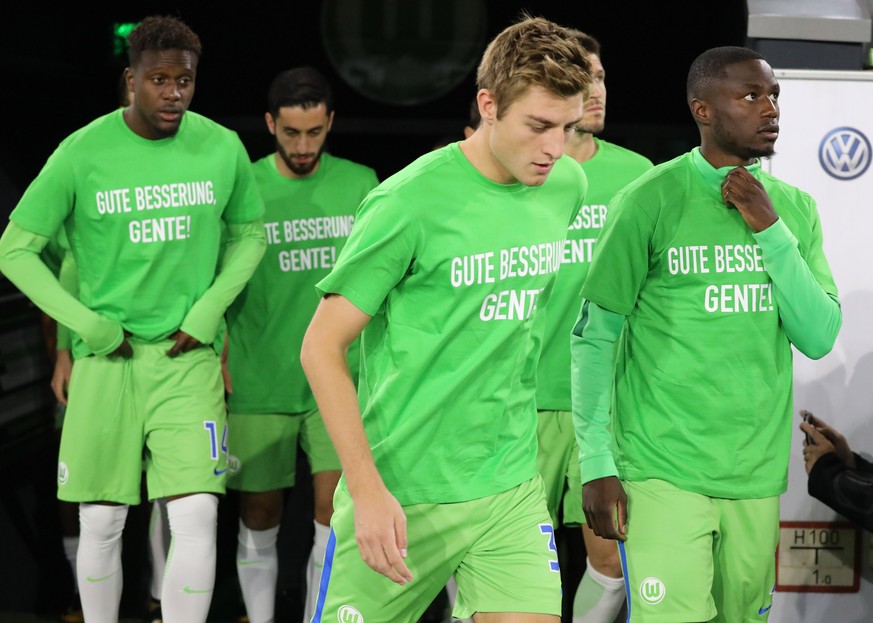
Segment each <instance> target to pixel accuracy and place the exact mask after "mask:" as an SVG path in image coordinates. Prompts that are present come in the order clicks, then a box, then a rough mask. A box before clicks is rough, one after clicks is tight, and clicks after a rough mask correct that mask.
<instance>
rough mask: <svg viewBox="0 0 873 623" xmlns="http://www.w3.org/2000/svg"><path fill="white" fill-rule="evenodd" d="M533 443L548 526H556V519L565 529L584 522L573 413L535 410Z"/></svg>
mask: <svg viewBox="0 0 873 623" xmlns="http://www.w3.org/2000/svg"><path fill="white" fill-rule="evenodd" d="M537 440H538V444H537V445H538V448H537V467H538V469H539V472H540V476H542V477H543V484H544V485H545V488H546V503H547V504H548V507H549V514H550V515H551V516H552V524H554V525H556V526H557V525H558V520H559V519H561V523H562V524H563V525H565V526H567V525H570V526H573V525H580V524H582V523H585V515H584V514H583V512H582V478H581V476H580V473H579V446H578V445H577V444H576V433H575V430H574V428H573V414H572V413H571V412H570V411H538V412H537ZM559 511H560V512H559Z"/></svg>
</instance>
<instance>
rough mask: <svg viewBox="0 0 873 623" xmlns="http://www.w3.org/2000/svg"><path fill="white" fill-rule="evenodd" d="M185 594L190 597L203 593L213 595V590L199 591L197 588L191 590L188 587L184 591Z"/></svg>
mask: <svg viewBox="0 0 873 623" xmlns="http://www.w3.org/2000/svg"><path fill="white" fill-rule="evenodd" d="M182 592H183V593H188V594H189V595H200V594H202V593H211V592H212V589H211V588H207V589H206V590H202V591H199V590H197V589H196V588H191V587H190V586H186V587H185V588H183V589H182Z"/></svg>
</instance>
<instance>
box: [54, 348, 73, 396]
mask: <svg viewBox="0 0 873 623" xmlns="http://www.w3.org/2000/svg"><path fill="white" fill-rule="evenodd" d="M72 373H73V360H72V358H71V357H70V351H69V350H67V349H66V348H62V349H61V350H59V351H57V353H55V369H54V372H52V382H51V387H52V392H53V393H54V395H55V398H56V399H57V401H58V402H59V403H61V404H62V405H65V406H66V404H67V388H68V387H69V386H70V375H71V374H72Z"/></svg>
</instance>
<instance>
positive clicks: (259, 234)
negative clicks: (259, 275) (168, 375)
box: [180, 218, 267, 344]
mask: <svg viewBox="0 0 873 623" xmlns="http://www.w3.org/2000/svg"><path fill="white" fill-rule="evenodd" d="M266 248H267V237H266V234H265V233H264V223H263V220H262V219H260V218H259V219H258V220H256V221H252V222H250V223H242V224H228V226H227V243H226V244H225V246H224V251H223V253H222V256H221V261H220V264H219V270H218V275H216V277H215V281H213V282H212V285H211V286H209V288H208V289H207V290H206V292H204V293H203V296H201V297H200V299H198V300H197V302H196V303H194V305H193V306H192V307H191V309H190V310H189V311H188V314H187V315H186V316H185V320H184V321H183V322H182V326H181V327H180V329H181V330H182V331H184V332H185V333H187V334H188V335H190V336H191V337H193V338H196V339H197V341H199V342H201V343H202V344H212V343H213V342H215V340H216V336H217V335H218V330H219V328H220V326H221V322H222V319H223V318H224V312H225V311H227V308H228V307H229V306H230V304H231V303H232V302H233V300H234V299H235V298H236V297H237V295H238V294H239V293H240V292H241V291H242V289H243V288H244V287H245V285H246V283H247V282H248V280H249V279H250V278H251V276H252V275H253V274H254V272H255V269H257V267H258V264H259V263H260V261H261V258H262V257H263V255H264V251H265V250H266Z"/></svg>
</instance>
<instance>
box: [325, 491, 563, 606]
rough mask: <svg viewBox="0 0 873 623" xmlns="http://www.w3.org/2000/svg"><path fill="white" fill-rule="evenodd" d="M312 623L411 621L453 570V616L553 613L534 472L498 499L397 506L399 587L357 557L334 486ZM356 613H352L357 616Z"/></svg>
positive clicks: (545, 517) (550, 553)
mask: <svg viewBox="0 0 873 623" xmlns="http://www.w3.org/2000/svg"><path fill="white" fill-rule="evenodd" d="M334 508H335V509H336V510H335V511H334V514H333V518H332V520H331V531H330V537H329V540H328V546H327V553H326V555H325V558H324V570H323V571H322V574H321V586H320V588H319V593H318V602H317V604H316V609H315V617H314V618H313V623H321V622H322V621H323V622H325V623H333V622H335V621H337V620H339V621H359V622H366V623H401V622H404V621H408V622H410V623H413V622H415V621H417V620H418V618H419V617H420V616H421V614H422V613H423V612H424V611H425V610H426V609H427V607H428V605H430V603H431V602H432V601H433V600H434V598H435V597H436V596H437V594H438V593H439V592H440V590H441V589H442V588H443V587H444V586H445V585H446V582H448V580H449V578H450V577H451V576H452V575H454V576H455V580H456V582H457V585H458V597H457V601H456V603H455V612H454V614H455V616H456V617H460V618H467V617H470V616H472V615H473V613H474V612H533V613H542V614H552V615H557V616H560V613H561V574H560V570H559V568H558V555H557V551H556V548H555V538H554V530H553V528H552V524H551V523H550V522H549V514H548V511H547V510H546V507H545V501H544V499H543V486H542V481H541V479H540V478H539V477H537V478H533V479H531V480H529V481H527V482H524V483H522V484H520V485H518V486H517V487H513V488H512V489H509V490H508V491H504V492H502V493H498V494H496V495H491V496H487V497H484V498H481V499H478V500H471V501H469V502H457V503H452V504H416V505H413V506H405V507H403V511H404V513H405V514H406V521H407V537H408V543H409V547H408V551H409V555H408V556H407V558H406V564H407V566H408V567H409V570H410V571H411V572H412V577H413V578H414V579H413V580H412V582H409V583H408V584H407V585H406V586H399V585H398V584H395V583H394V582H392V581H391V580H389V579H388V578H386V577H385V576H383V575H381V574H379V573H377V572H376V571H373V570H372V569H370V567H368V566H367V565H366V564H365V563H364V561H363V560H362V559H361V554H360V552H359V551H358V545H357V543H356V541H355V526H354V507H353V504H352V500H351V498H350V497H349V495H348V493H347V492H346V491H345V488H344V487H343V486H342V485H341V486H339V487H337V489H336V493H335V495H334ZM356 617H357V618H356Z"/></svg>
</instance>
